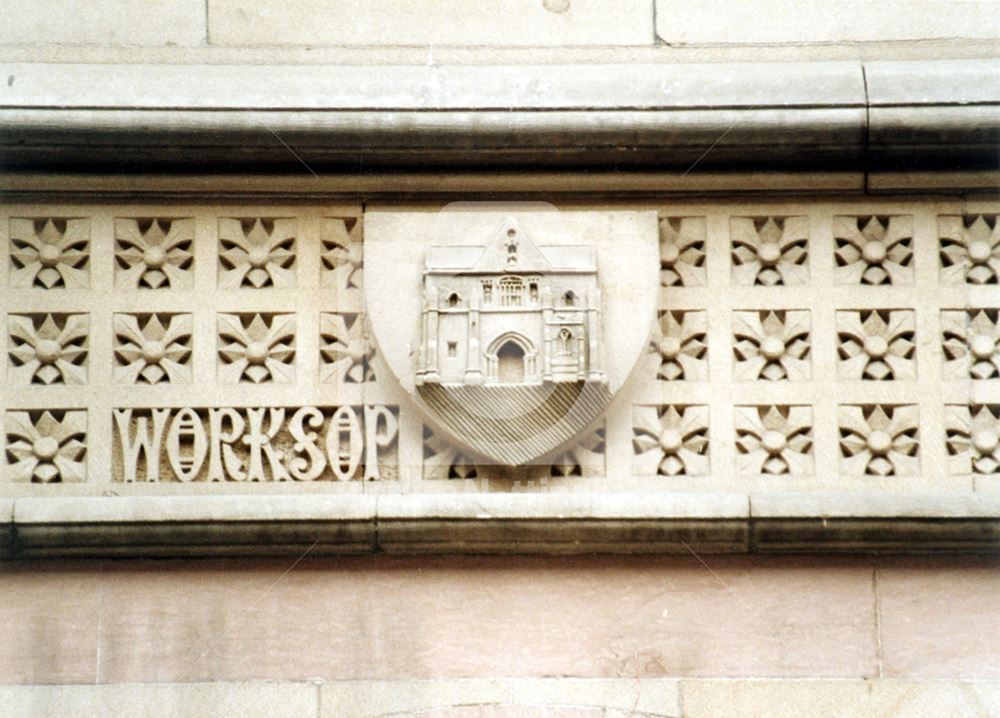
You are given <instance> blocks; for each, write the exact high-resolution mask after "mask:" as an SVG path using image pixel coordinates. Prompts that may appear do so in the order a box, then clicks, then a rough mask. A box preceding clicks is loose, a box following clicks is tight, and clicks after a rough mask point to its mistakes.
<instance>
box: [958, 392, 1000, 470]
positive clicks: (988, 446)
mask: <svg viewBox="0 0 1000 718" xmlns="http://www.w3.org/2000/svg"><path fill="white" fill-rule="evenodd" d="M945 430H946V432H947V437H948V438H947V446H948V460H949V468H950V470H951V473H953V474H969V473H974V474H981V475H987V474H1000V404H978V405H952V406H947V407H945Z"/></svg>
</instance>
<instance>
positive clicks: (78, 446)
mask: <svg viewBox="0 0 1000 718" xmlns="http://www.w3.org/2000/svg"><path fill="white" fill-rule="evenodd" d="M4 430H5V433H6V437H7V444H6V447H7V463H8V468H7V479H8V481H16V482H32V483H41V484H52V483H64V484H68V483H79V482H81V481H85V480H86V477H87V466H86V461H85V460H86V454H87V443H86V442H87V412H85V411H55V410H53V411H41V412H28V411H8V412H7V418H6V422H5V425H4Z"/></svg>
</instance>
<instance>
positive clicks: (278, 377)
mask: <svg viewBox="0 0 1000 718" xmlns="http://www.w3.org/2000/svg"><path fill="white" fill-rule="evenodd" d="M219 362H220V364H219V379H220V380H221V381H223V382H225V383H227V384H235V383H240V382H249V383H252V384H261V383H270V382H274V383H284V384H288V383H292V382H294V381H295V315H294V314H220V315H219Z"/></svg>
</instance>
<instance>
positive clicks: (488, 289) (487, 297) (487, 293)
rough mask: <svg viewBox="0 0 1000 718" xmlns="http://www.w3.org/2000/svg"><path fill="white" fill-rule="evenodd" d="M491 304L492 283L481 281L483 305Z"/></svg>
mask: <svg viewBox="0 0 1000 718" xmlns="http://www.w3.org/2000/svg"><path fill="white" fill-rule="evenodd" d="M492 303H493V282H492V281H491V280H489V279H484V280H483V304H492Z"/></svg>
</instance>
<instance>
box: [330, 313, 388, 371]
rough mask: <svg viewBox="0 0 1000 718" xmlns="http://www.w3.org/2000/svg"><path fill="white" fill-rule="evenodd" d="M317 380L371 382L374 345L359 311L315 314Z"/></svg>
mask: <svg viewBox="0 0 1000 718" xmlns="http://www.w3.org/2000/svg"><path fill="white" fill-rule="evenodd" d="M319 325H320V328H319V334H320V368H319V371H320V381H322V382H333V383H338V384H340V383H346V384H364V383H366V382H372V381H375V370H374V367H373V366H372V363H373V360H374V357H375V348H374V347H373V346H372V344H371V341H370V340H369V339H368V334H367V332H366V331H365V318H364V316H363V315H361V314H353V313H335V312H322V313H321V314H320V315H319Z"/></svg>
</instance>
